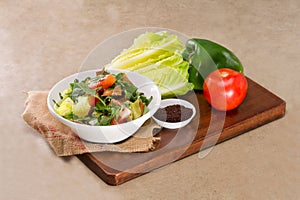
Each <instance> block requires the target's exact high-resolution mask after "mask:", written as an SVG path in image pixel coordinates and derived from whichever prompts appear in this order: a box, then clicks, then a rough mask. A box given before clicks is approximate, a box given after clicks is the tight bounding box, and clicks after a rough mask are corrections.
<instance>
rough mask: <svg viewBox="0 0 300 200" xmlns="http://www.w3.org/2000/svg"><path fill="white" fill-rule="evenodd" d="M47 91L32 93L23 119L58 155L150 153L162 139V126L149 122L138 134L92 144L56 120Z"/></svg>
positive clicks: (26, 103) (28, 98)
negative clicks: (107, 152)
mask: <svg viewBox="0 0 300 200" xmlns="http://www.w3.org/2000/svg"><path fill="white" fill-rule="evenodd" d="M47 95H48V91H31V92H28V97H27V99H26V102H25V111H24V113H23V114H22V117H23V119H24V120H25V121H26V122H27V124H28V125H29V126H31V127H32V128H34V129H36V130H37V131H38V132H39V133H40V134H41V135H42V136H44V137H45V139H46V140H47V141H48V143H49V144H50V146H51V147H52V149H53V150H54V152H55V153H56V155H57V156H70V155H76V154H83V153H88V152H101V151H116V152H147V151H150V150H153V149H154V146H155V145H154V144H155V143H156V142H158V141H159V140H160V138H159V137H155V136H153V132H154V131H159V130H160V128H161V127H160V126H159V125H157V124H156V123H155V122H153V121H152V120H148V121H147V122H146V123H145V124H144V125H143V126H142V127H141V128H140V129H139V131H138V132H136V133H135V134H134V135H133V136H131V137H129V138H128V139H126V140H124V141H122V142H118V143H115V144H97V143H90V142H87V141H84V140H82V139H80V138H79V137H78V136H77V135H76V134H75V133H74V132H73V131H72V130H71V129H70V128H69V127H67V126H65V125H64V124H62V123H61V122H59V121H58V120H56V119H55V118H54V117H53V116H52V115H51V114H50V112H49V110H48V107H47Z"/></svg>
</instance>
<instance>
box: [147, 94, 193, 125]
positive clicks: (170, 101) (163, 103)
mask: <svg viewBox="0 0 300 200" xmlns="http://www.w3.org/2000/svg"><path fill="white" fill-rule="evenodd" d="M175 104H178V105H181V106H184V107H186V108H190V109H192V111H193V114H192V116H191V117H190V118H189V119H187V120H185V121H181V122H165V121H161V120H159V119H157V118H155V117H154V116H152V118H153V119H154V121H155V122H156V123H158V124H159V125H160V126H162V127H165V128H168V129H178V128H182V127H184V126H186V125H188V124H189V123H190V122H191V120H192V119H193V118H194V117H195V115H196V109H195V106H194V105H193V104H191V103H190V102H188V101H185V100H182V99H165V100H162V101H161V104H160V108H165V107H167V106H170V105H175Z"/></svg>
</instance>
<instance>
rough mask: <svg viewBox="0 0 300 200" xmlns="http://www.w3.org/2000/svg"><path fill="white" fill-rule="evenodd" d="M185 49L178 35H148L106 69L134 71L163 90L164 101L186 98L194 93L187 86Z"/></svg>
mask: <svg viewBox="0 0 300 200" xmlns="http://www.w3.org/2000/svg"><path fill="white" fill-rule="evenodd" d="M183 50H184V46H183V45H182V43H181V42H180V40H179V39H178V37H177V36H176V35H171V34H168V33H167V32H158V33H152V32H146V33H144V34H142V35H140V36H138V37H137V38H136V39H135V40H134V43H133V45H132V46H131V47H129V48H128V49H125V50H124V51H123V52H121V54H120V55H119V56H117V57H116V58H115V59H114V60H113V61H112V62H111V63H110V64H109V65H107V66H106V68H110V69H123V70H130V71H135V72H137V73H139V74H142V75H144V76H146V77H148V78H149V79H151V80H152V81H153V82H154V83H156V84H157V85H158V87H159V89H160V92H161V94H162V97H172V96H176V95H183V94H185V93H187V92H188V91H189V90H192V89H193V84H192V83H189V82H188V76H189V74H188V68H189V64H188V62H186V61H184V60H183V58H182V55H181V53H182V51H183Z"/></svg>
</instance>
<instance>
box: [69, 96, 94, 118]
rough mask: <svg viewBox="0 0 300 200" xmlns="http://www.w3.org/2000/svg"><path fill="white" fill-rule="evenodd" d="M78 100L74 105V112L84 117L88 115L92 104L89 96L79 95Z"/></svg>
mask: <svg viewBox="0 0 300 200" xmlns="http://www.w3.org/2000/svg"><path fill="white" fill-rule="evenodd" d="M77 100H78V102H77V103H76V104H74V105H73V114H74V115H76V116H77V117H79V118H84V117H86V116H88V114H89V111H90V109H91V106H90V104H89V102H88V97H87V96H79V97H78V98H77Z"/></svg>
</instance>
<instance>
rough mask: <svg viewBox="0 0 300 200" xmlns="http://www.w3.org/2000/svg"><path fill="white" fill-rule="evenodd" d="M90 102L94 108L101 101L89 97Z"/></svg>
mask: <svg viewBox="0 0 300 200" xmlns="http://www.w3.org/2000/svg"><path fill="white" fill-rule="evenodd" d="M88 102H89V104H90V106H91V107H94V106H95V105H96V103H97V102H99V99H97V98H95V97H93V96H90V95H89V96H88Z"/></svg>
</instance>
